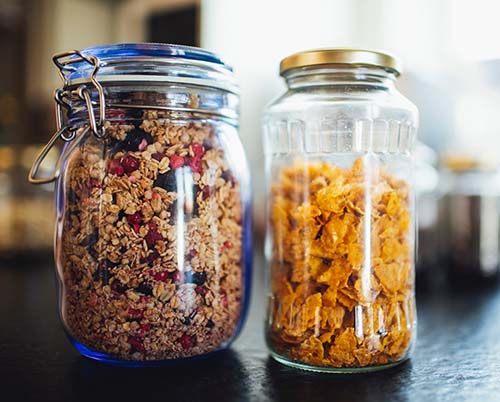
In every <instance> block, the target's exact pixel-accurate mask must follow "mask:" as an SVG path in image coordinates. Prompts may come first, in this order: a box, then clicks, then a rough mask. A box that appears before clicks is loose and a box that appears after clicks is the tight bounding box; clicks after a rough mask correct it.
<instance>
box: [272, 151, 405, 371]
mask: <svg viewBox="0 0 500 402" xmlns="http://www.w3.org/2000/svg"><path fill="white" fill-rule="evenodd" d="M409 209H410V199H409V191H408V186H407V184H406V183H405V182H404V181H401V180H398V179H396V178H395V177H393V176H391V175H389V174H388V173H387V172H385V171H384V170H383V169H382V168H374V167H372V169H370V172H369V174H368V173H367V174H365V168H364V162H363V159H358V160H356V161H355V162H354V164H353V166H352V167H351V168H350V169H344V168H341V167H338V166H333V165H331V164H329V163H326V162H303V161H296V162H295V163H294V164H293V165H291V166H289V167H285V168H283V169H282V170H281V172H280V176H279V180H278V181H277V182H275V183H274V184H273V187H272V200H271V208H270V211H271V239H272V257H271V287H272V288H271V292H272V295H271V306H270V308H271V325H270V328H269V334H268V335H269V336H268V340H269V343H270V346H271V348H272V349H273V350H274V351H275V352H277V353H278V354H280V355H282V356H285V357H287V358H289V359H291V360H293V361H297V362H300V363H305V364H309V365H313V366H322V367H333V368H352V367H353V368H355V367H366V366H376V365H383V364H387V363H391V362H396V361H399V360H401V359H403V358H404V357H405V355H406V353H407V351H408V349H409V347H410V345H411V340H412V332H413V327H414V305H413V270H412V264H413V255H412V249H413V246H412V244H411V239H412V236H411V233H410V230H411V224H410V223H411V221H410V211H409ZM366 236H368V238H366Z"/></svg>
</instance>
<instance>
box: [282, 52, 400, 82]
mask: <svg viewBox="0 0 500 402" xmlns="http://www.w3.org/2000/svg"><path fill="white" fill-rule="evenodd" d="M325 66H344V67H345V66H349V67H353V66H360V67H361V66H363V67H379V68H383V69H385V70H388V71H390V72H392V73H393V74H394V75H396V76H399V75H400V74H401V72H402V66H401V63H400V61H399V60H398V59H397V58H396V57H395V56H393V55H391V54H389V53H387V52H382V51H378V50H370V49H356V48H327V49H313V50H306V51H302V52H298V53H294V54H292V55H290V56H287V57H285V58H284V59H283V60H281V63H280V75H281V76H282V77H284V76H285V75H286V74H287V73H288V72H289V71H290V70H294V69H297V68H303V67H308V68H311V67H318V68H320V67H321V68H323V67H325Z"/></svg>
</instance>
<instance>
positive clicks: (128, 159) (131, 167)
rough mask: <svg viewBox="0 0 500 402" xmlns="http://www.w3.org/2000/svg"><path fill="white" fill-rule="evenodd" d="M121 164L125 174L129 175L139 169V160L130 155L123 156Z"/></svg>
mask: <svg viewBox="0 0 500 402" xmlns="http://www.w3.org/2000/svg"><path fill="white" fill-rule="evenodd" d="M121 164H122V166H123V170H124V171H125V173H127V174H130V173H132V172H134V171H136V170H137V169H139V160H138V159H136V158H134V157H133V156H132V155H125V156H124V157H123V158H122V161H121Z"/></svg>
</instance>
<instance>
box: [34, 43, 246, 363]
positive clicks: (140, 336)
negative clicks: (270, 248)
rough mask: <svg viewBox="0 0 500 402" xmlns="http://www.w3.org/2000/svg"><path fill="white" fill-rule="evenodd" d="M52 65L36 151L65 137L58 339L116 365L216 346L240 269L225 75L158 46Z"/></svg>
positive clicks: (241, 200)
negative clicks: (48, 118) (61, 334)
mask: <svg viewBox="0 0 500 402" xmlns="http://www.w3.org/2000/svg"><path fill="white" fill-rule="evenodd" d="M54 62H55V63H56V65H57V66H58V68H59V70H60V74H61V76H62V78H63V79H64V83H65V84H64V87H63V88H62V89H60V90H58V91H56V103H57V105H58V113H57V115H58V127H59V128H60V130H59V131H58V132H57V133H56V134H55V135H54V137H53V140H51V141H50V142H49V144H48V145H47V147H50V145H51V144H52V143H53V142H54V141H55V140H56V139H57V138H62V139H63V140H65V141H67V142H66V145H65V147H64V148H63V150H62V154H61V157H60V161H59V167H58V169H57V170H56V174H55V176H58V177H57V196H56V202H57V225H56V242H55V258H56V265H57V273H58V279H59V285H60V289H59V296H60V313H61V318H62V321H63V324H64V327H65V329H66V331H67V334H68V336H69V338H70V340H71V342H72V343H73V345H74V346H75V347H76V348H77V349H78V351H79V352H80V353H81V354H83V355H85V356H87V357H90V358H93V359H98V360H103V361H107V362H112V363H117V364H122V365H129V366H145V365H158V364H160V363H166V362H168V361H171V360H172V359H182V358H190V357H194V356H200V355H205V354H207V353H209V352H213V351H217V350H220V349H223V348H226V347H227V346H228V345H229V344H230V343H231V342H232V341H233V340H234V338H235V336H236V335H237V334H238V332H239V331H240V329H241V326H242V322H243V319H244V316H245V312H246V309H247V304H248V296H249V285H250V275H251V272H250V269H251V235H250V231H251V230H250V225H251V221H250V188H249V169H248V167H247V163H246V159H245V155H244V152H243V148H242V145H241V143H240V140H239V137H238V100H239V99H238V95H237V86H236V83H235V79H234V77H233V74H232V70H231V68H230V67H228V66H227V65H226V64H224V63H223V62H222V61H221V60H220V59H219V58H218V57H217V56H215V55H214V54H212V53H210V52H207V51H205V50H202V49H197V48H190V47H185V46H175V45H161V44H122V45H108V46H100V47H93V48H87V49H84V50H82V51H81V52H78V51H77V52H67V53H63V54H59V55H56V56H54ZM64 112H65V113H64ZM65 115H66V118H64V116H65ZM65 122H66V123H65ZM40 158H42V159H43V153H42V154H41V155H40ZM38 162H39V160H38V161H36V162H35V165H34V167H33V169H32V172H31V180H32V181H47V180H51V179H53V178H52V177H50V178H45V179H40V180H39V179H37V178H36V168H37V166H38ZM58 172H60V173H59V174H57V173H58Z"/></svg>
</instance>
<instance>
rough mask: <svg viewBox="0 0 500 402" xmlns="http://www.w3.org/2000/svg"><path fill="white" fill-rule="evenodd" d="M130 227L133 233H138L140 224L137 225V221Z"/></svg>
mask: <svg viewBox="0 0 500 402" xmlns="http://www.w3.org/2000/svg"><path fill="white" fill-rule="evenodd" d="M132 229H134V232H135V233H139V230H141V225H139V224H138V223H134V224H133V225H132Z"/></svg>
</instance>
